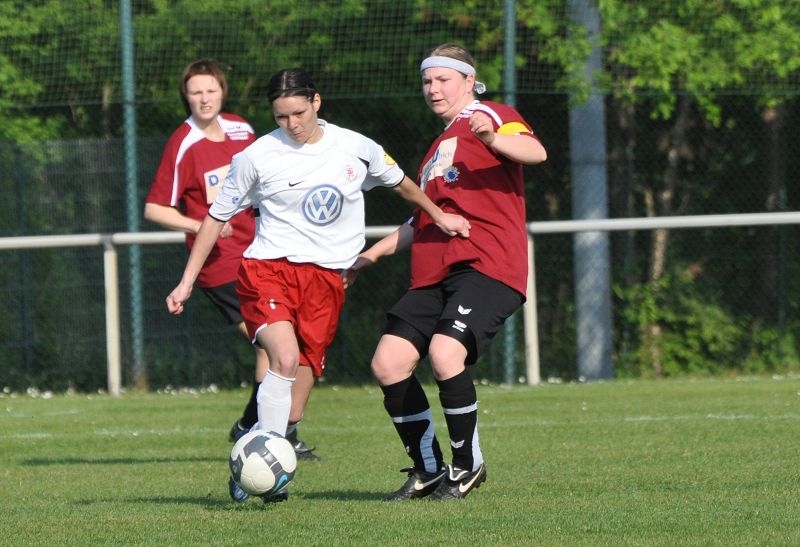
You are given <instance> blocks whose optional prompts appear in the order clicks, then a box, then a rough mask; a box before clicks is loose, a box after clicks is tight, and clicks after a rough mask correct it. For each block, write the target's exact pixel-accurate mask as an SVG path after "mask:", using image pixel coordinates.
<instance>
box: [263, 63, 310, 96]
mask: <svg viewBox="0 0 800 547" xmlns="http://www.w3.org/2000/svg"><path fill="white" fill-rule="evenodd" d="M317 93H319V92H318V91H317V89H316V87H314V82H313V81H311V76H309V74H308V72H306V70H305V69H303V68H284V69H283V70H281V71H280V72H278V73H277V74H275V75H273V76H272V78H270V79H269V83H268V84H267V99H268V100H269V102H270V103H271V102H273V101H274V100H275V99H277V98H279V97H297V96H303V97H307V98H308V99H309V100H313V99H314V96H315V95H316V94H317Z"/></svg>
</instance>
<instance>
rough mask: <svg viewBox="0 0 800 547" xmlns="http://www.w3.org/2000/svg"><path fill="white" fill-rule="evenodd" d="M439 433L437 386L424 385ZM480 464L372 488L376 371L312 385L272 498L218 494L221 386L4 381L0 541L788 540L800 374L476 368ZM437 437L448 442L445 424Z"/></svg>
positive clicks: (378, 478)
mask: <svg viewBox="0 0 800 547" xmlns="http://www.w3.org/2000/svg"><path fill="white" fill-rule="evenodd" d="M426 389H427V391H428V393H429V395H431V397H430V399H431V403H432V404H433V405H434V416H435V417H436V419H437V420H438V424H440V425H439V427H440V431H439V433H440V439H441V438H442V434H443V433H444V429H443V426H442V425H441V424H442V423H443V421H442V420H441V419H440V417H441V413H440V410H439V407H438V402H437V397H436V395H435V390H434V389H433V388H431V387H427V388H426ZM478 396H479V399H480V428H481V429H480V434H481V442H482V445H483V449H484V453H485V456H486V461H487V466H488V471H489V477H488V480H487V482H486V483H485V484H484V485H483V486H482V487H481V488H480V489H479V490H476V491H474V492H473V493H472V494H471V495H470V497H468V498H467V499H465V500H463V501H459V502H431V501H419V502H410V503H395V504H391V503H385V502H382V501H380V500H381V496H382V495H384V494H385V493H387V492H389V491H391V490H393V489H394V488H397V487H398V486H399V485H400V484H401V483H402V482H403V480H404V479H405V475H403V474H401V473H399V472H398V471H399V469H400V468H401V467H404V466H406V465H407V464H408V461H407V459H406V456H405V455H404V453H403V449H402V446H401V444H400V441H399V440H398V439H397V438H396V436H395V433H394V429H393V427H392V426H391V424H390V423H389V421H388V418H387V417H386V416H385V414H384V411H383V407H382V402H381V395H380V391H379V390H378V389H377V388H376V387H374V386H366V387H352V388H335V387H331V386H323V387H321V388H319V389H317V390H316V391H315V392H314V395H313V396H312V400H311V404H310V405H309V409H308V412H307V415H306V420H305V421H304V423H303V425H302V427H301V433H302V438H304V439H305V440H306V441H307V442H309V443H310V444H312V445H316V446H317V447H318V453H319V454H320V455H322V456H323V457H324V460H323V461H322V462H300V468H299V470H298V473H297V476H296V478H295V480H294V482H293V484H292V486H291V497H290V499H289V501H288V502H287V503H282V504H275V505H271V506H264V505H263V504H262V503H261V502H260V500H250V501H248V502H246V503H244V504H241V505H236V504H234V503H232V502H230V501H229V500H228V494H227V487H226V480H227V453H228V450H229V448H230V445H229V444H228V443H227V441H226V436H227V432H228V428H229V427H230V424H231V422H232V421H233V419H234V418H235V417H236V416H238V413H239V412H240V410H241V408H242V405H243V404H244V401H245V399H246V397H247V391H246V390H237V391H226V392H200V393H189V392H178V393H160V394H156V393H153V394H142V393H126V394H124V395H123V396H122V397H119V398H113V397H110V396H107V395H56V396H54V397H52V398H43V397H30V396H28V395H25V394H19V395H16V396H11V395H8V394H6V395H4V396H0V403H2V406H0V408H2V414H0V511H1V513H0V544H2V545H112V544H113V545H119V544H128V545H133V544H136V545H303V546H310V545H325V546H328V545H370V546H379V545H397V546H401V545H402V546H408V545H725V546H729V545H797V544H800V524H798V523H800V502H799V501H798V492H800V471H799V467H798V463H800V460H799V459H798V458H799V456H798V455H799V454H800V410H798V405H800V380H797V379H748V380H698V381H689V380H681V381H662V382H656V381H636V382H625V381H617V382H607V383H600V382H598V383H591V384H584V385H577V384H561V385H544V386H541V387H537V388H528V387H513V388H507V387H502V386H479V387H478ZM442 444H443V447H446V445H447V443H446V441H444V442H443V443H442Z"/></svg>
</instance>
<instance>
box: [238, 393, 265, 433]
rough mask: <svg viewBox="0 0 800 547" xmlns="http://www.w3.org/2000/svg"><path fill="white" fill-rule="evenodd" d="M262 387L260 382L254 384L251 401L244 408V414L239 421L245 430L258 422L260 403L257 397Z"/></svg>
mask: <svg viewBox="0 0 800 547" xmlns="http://www.w3.org/2000/svg"><path fill="white" fill-rule="evenodd" d="M260 385H261V383H260V382H253V391H251V392H250V400H249V401H247V406H246V407H244V414H242V417H241V418H240V419H239V425H240V426H242V427H243V428H245V429H250V428H251V427H253V426H254V425H256V422H257V421H258V401H257V400H256V395H258V387H259V386H260Z"/></svg>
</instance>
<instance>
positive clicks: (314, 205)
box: [303, 184, 344, 226]
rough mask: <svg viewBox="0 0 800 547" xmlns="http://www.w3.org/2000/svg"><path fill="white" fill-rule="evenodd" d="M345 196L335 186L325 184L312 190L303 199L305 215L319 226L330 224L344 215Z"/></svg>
mask: <svg viewBox="0 0 800 547" xmlns="http://www.w3.org/2000/svg"><path fill="white" fill-rule="evenodd" d="M343 203H344V196H342V193H341V192H340V191H339V189H338V188H336V187H335V186H331V185H330V184H323V185H322V186H317V187H316V188H312V189H311V191H310V192H308V193H307V194H306V196H305V197H304V198H303V215H305V217H306V219H307V220H308V221H309V222H310V223H312V224H316V225H317V226H324V225H326V224H330V223H331V222H333V221H334V220H336V219H337V218H339V215H341V214H342V205H343Z"/></svg>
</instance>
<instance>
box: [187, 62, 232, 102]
mask: <svg viewBox="0 0 800 547" xmlns="http://www.w3.org/2000/svg"><path fill="white" fill-rule="evenodd" d="M225 68H230V67H225ZM198 75H207V76H213V77H214V78H216V79H217V81H218V82H219V86H220V87H221V88H222V102H225V99H227V98H228V81H227V80H226V79H225V71H224V70H223V67H222V65H220V64H219V63H218V62H217V61H215V60H214V59H198V60H197V61H192V62H191V63H189V64H188V65H186V68H184V69H183V74H182V75H181V83H180V86H179V90H180V93H181V102H183V108H184V110H186V113H187V114H191V113H192V109H191V108H189V100H188V99H187V98H186V83H187V82H188V81H189V80H190V79H191V78H192V77H193V76H198Z"/></svg>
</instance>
